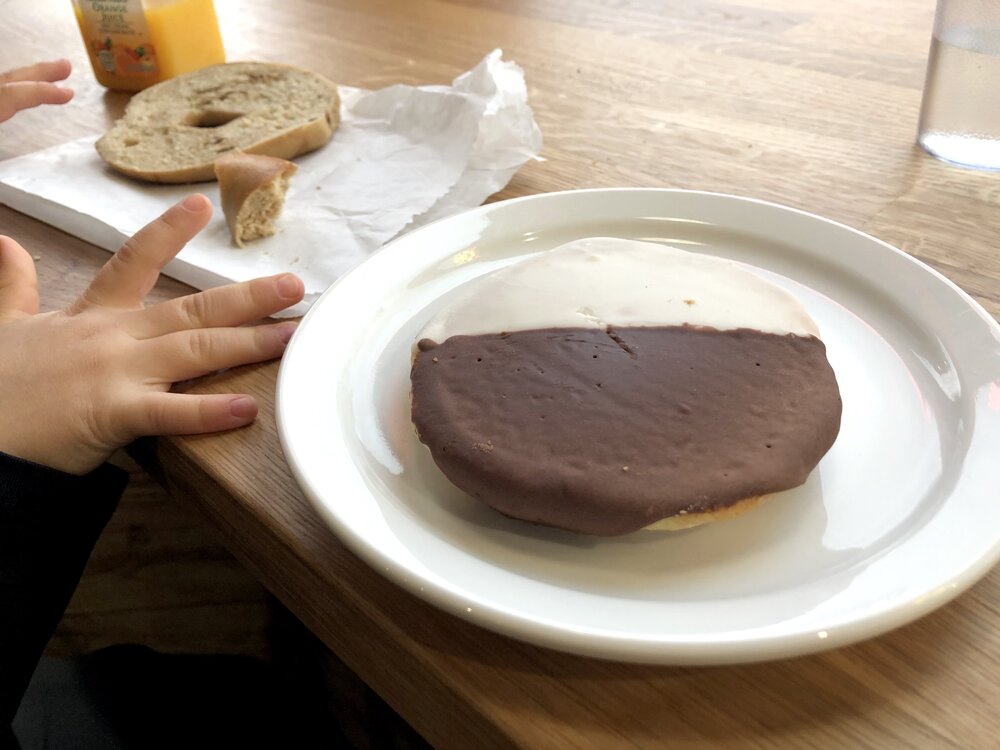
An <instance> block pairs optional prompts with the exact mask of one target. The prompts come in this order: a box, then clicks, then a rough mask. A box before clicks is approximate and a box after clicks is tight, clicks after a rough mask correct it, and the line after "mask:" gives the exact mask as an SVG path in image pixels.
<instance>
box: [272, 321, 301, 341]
mask: <svg viewBox="0 0 1000 750" xmlns="http://www.w3.org/2000/svg"><path fill="white" fill-rule="evenodd" d="M298 327H299V325H298V323H282V324H281V325H280V326H278V329H277V330H278V339H279V340H280V341H281V343H282V344H286V345H287V344H288V342H289V341H291V340H292V335H293V334H294V333H295V329H296V328H298Z"/></svg>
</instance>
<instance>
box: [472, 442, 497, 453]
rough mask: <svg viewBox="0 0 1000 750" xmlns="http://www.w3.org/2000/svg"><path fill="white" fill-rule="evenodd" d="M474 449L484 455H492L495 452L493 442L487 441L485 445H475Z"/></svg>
mask: <svg viewBox="0 0 1000 750" xmlns="http://www.w3.org/2000/svg"><path fill="white" fill-rule="evenodd" d="M472 447H473V448H475V449H476V450H477V451H480V452H482V453H492V452H493V441H492V440H487V441H486V442H485V443H473V444H472Z"/></svg>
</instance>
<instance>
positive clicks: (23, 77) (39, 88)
mask: <svg viewBox="0 0 1000 750" xmlns="http://www.w3.org/2000/svg"><path fill="white" fill-rule="evenodd" d="M70 70H71V67H70V63H69V60H53V61H52V62H40V63H35V64H34V65H29V66H28V67H26V68H17V69H16V70H8V71H7V72H6V73H0V122H3V121H4V120H9V119H10V118H11V117H13V116H14V115H16V114H17V113H18V112H20V111H21V110H22V109H30V108H31V107H37V106H38V105H39V104H65V103H66V102H68V101H69V100H70V99H72V98H73V91H72V89H67V88H64V87H63V86H56V84H55V83H54V81H62V80H65V79H66V78H68V77H69V73H70Z"/></svg>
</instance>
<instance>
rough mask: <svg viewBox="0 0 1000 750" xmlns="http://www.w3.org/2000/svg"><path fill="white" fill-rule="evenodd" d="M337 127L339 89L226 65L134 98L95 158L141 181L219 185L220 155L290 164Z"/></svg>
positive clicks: (270, 66) (297, 73)
mask: <svg viewBox="0 0 1000 750" xmlns="http://www.w3.org/2000/svg"><path fill="white" fill-rule="evenodd" d="M339 123H340V97H339V95H338V93H337V87H336V85H335V84H334V83H333V82H331V81H329V80H327V79H326V78H324V77H323V76H321V75H318V74H316V73H313V72H310V71H308V70H303V69H301V68H296V67H293V66H291V65H281V64H277V63H263V62H236V63H224V64H221V65H212V66H210V67H207V68H202V69H201V70H198V71H195V72H193V73H188V74H187V75H183V76H179V77H177V78H171V79H170V80H167V81H163V82H162V83H158V84H156V85H155V86H151V87H150V88H148V89H145V90H144V91H141V92H139V93H138V94H136V95H135V96H134V97H132V99H131V100H130V101H129V103H128V106H126V108H125V113H124V114H123V115H122V117H121V118H120V119H119V120H118V121H117V122H116V123H115V124H114V125H113V126H112V127H111V129H110V130H109V131H108V132H107V133H106V134H105V135H104V136H102V137H101V138H100V139H99V140H98V141H97V153H98V154H100V156H101V158H102V159H104V161H105V162H107V163H108V165H110V166H111V167H112V168H113V169H115V170H117V171H119V172H121V173H122V174H125V175H128V176H129V177H134V178H135V179H138V180H145V181H149V182H166V183H183V182H204V181H209V180H213V179H215V172H214V168H213V163H214V162H215V160H216V159H217V158H218V157H219V156H220V155H222V154H225V153H228V152H230V151H233V150H235V149H239V150H241V151H244V152H246V153H253V154H266V155H268V156H274V157H278V158H281V159H291V158H293V157H295V156H297V155H299V154H304V153H307V152H309V151H314V150H315V149H318V148H320V147H321V146H323V145H324V144H326V143H327V141H329V140H330V138H331V137H332V135H333V132H334V131H335V130H336V128H337V125H338V124H339Z"/></svg>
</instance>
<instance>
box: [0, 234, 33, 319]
mask: <svg viewBox="0 0 1000 750" xmlns="http://www.w3.org/2000/svg"><path fill="white" fill-rule="evenodd" d="M37 312H38V276H37V275H36V274H35V262H34V261H33V260H32V259H31V255H30V254H29V253H28V251H27V250H25V249H24V248H23V247H21V246H20V245H19V244H18V243H17V242H15V241H14V240H12V239H11V238H10V237H4V236H2V235H0V323H6V322H8V321H10V320H16V319H17V318H24V317H27V316H29V315H34V314H35V313H37Z"/></svg>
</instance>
